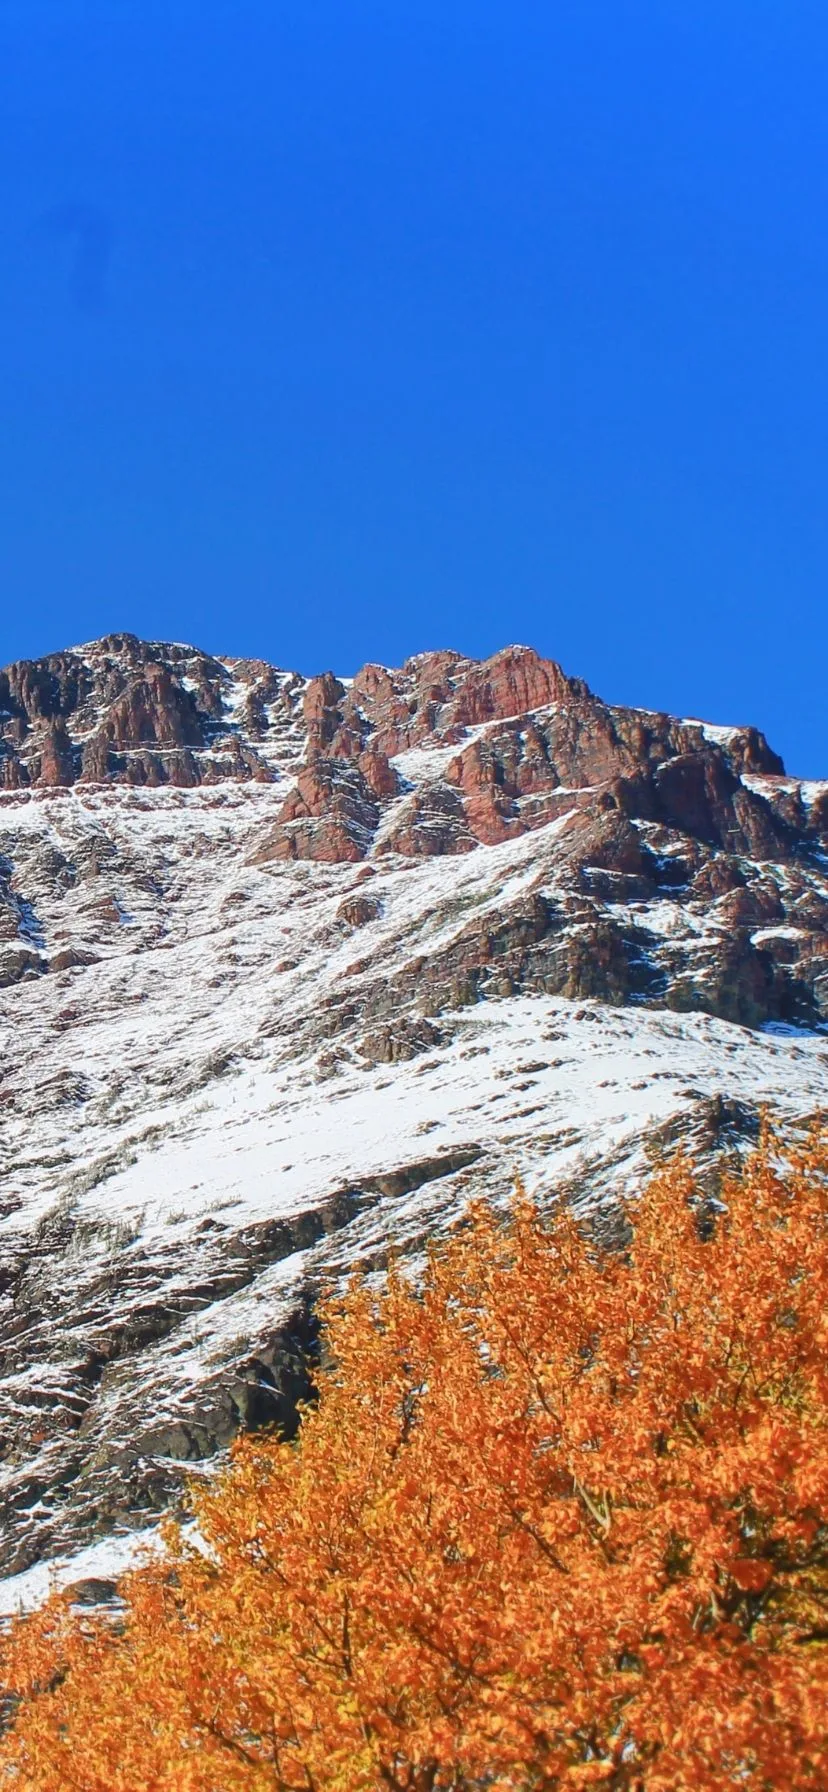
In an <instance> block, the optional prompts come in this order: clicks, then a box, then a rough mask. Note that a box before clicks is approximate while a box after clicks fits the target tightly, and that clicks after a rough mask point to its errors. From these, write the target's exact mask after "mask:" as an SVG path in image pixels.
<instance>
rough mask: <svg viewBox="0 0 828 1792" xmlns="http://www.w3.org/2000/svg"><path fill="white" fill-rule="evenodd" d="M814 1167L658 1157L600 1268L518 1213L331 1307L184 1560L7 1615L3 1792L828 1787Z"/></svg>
mask: <svg viewBox="0 0 828 1792" xmlns="http://www.w3.org/2000/svg"><path fill="white" fill-rule="evenodd" d="M826 1172H828V1139H826V1138H825V1137H819V1136H817V1135H809V1136H807V1137H798V1138H786V1139H785V1140H784V1141H783V1140H780V1139H779V1138H774V1137H773V1136H771V1135H770V1134H768V1135H767V1136H766V1137H765V1139H764V1141H763V1143H762V1145H761V1147H760V1149H759V1150H758V1151H757V1152H756V1153H755V1154H754V1155H753V1156H752V1157H751V1158H750V1160H749V1161H748V1162H747V1163H746V1165H745V1166H744V1168H743V1169H741V1170H733V1171H732V1172H731V1173H729V1174H727V1175H725V1176H724V1178H723V1180H722V1181H721V1184H720V1186H719V1190H718V1195H717V1198H716V1199H715V1200H711V1199H710V1198H709V1197H708V1196H707V1195H706V1194H705V1193H704V1192H703V1187H702V1183H701V1182H700V1179H699V1176H698V1174H697V1173H695V1172H694V1170H693V1168H692V1166H691V1165H689V1164H687V1163H684V1162H678V1163H673V1164H672V1165H671V1166H668V1167H666V1168H665V1169H663V1170H662V1171H661V1172H660V1173H659V1174H657V1175H656V1176H655V1178H654V1179H653V1180H652V1181H651V1182H650V1184H649V1186H648V1187H647V1188H646V1189H645V1190H644V1191H643V1192H642V1194H641V1196H640V1198H639V1199H638V1200H637V1202H635V1203H633V1204H632V1205H631V1207H630V1210H629V1222H630V1224H629V1235H628V1242H627V1244H626V1246H625V1247H624V1248H616V1249H614V1250H600V1249H599V1248H598V1247H597V1246H596V1245H595V1243H594V1241H593V1238H592V1235H591V1232H590V1229H589V1227H588V1226H582V1225H579V1224H578V1222H577V1221H576V1220H575V1219H574V1218H573V1216H572V1214H571V1213H569V1212H568V1211H566V1210H565V1209H564V1208H563V1207H559V1208H556V1209H553V1211H552V1212H551V1214H550V1215H548V1216H546V1215H544V1214H543V1213H541V1212H539V1211H538V1210H537V1209H536V1208H535V1207H534V1206H533V1205H532V1204H531V1203H530V1202H529V1201H528V1200H527V1199H526V1198H525V1197H524V1196H523V1195H522V1194H521V1193H520V1192H518V1194H517V1196H516V1198H515V1200H514V1202H513V1203H512V1204H511V1206H510V1207H509V1208H508V1210H507V1211H506V1212H505V1213H500V1212H498V1211H496V1210H495V1209H493V1208H490V1207H487V1206H478V1207H476V1208H474V1209H473V1210H472V1211H471V1212H470V1213H469V1214H468V1215H467V1218H466V1221H465V1223H464V1224H463V1225H462V1226H460V1227H459V1228H458V1229H457V1230H456V1232H455V1233H454V1234H453V1235H452V1236H451V1238H450V1239H449V1240H448V1242H446V1243H444V1244H442V1245H440V1246H439V1247H435V1248H434V1249H433V1250H432V1252H431V1254H430V1257H429V1260H428V1264H427V1267H426V1269H425V1271H424V1273H423V1274H422V1275H421V1276H420V1277H419V1278H414V1277H412V1276H411V1275H410V1274H409V1273H404V1271H403V1269H402V1268H397V1269H394V1270H392V1271H391V1273H390V1274H389V1276H388V1278H387V1280H386V1282H385V1283H384V1285H383V1287H382V1288H381V1289H380V1290H377V1289H375V1288H374V1287H373V1286H371V1285H369V1284H367V1283H365V1282H355V1283H354V1284H353V1285H352V1286H351V1287H350V1289H349V1290H348V1292H347V1294H346V1295H345V1296H344V1298H339V1299H337V1298H331V1299H330V1300H329V1301H328V1302H327V1304H326V1307H325V1310H324V1322H325V1327H326V1337H327V1352H326V1355H327V1360H328V1361H329V1363H330V1366H329V1367H328V1368H327V1369H326V1370H325V1371H324V1373H322V1374H321V1375H320V1386H319V1399H318V1403H317V1404H316V1405H315V1406H313V1407H312V1408H310V1409H309V1410H308V1411H306V1413H305V1414H304V1418H303V1423H302V1427H301V1430H300V1434H299V1437H298V1440H297V1442H296V1443H295V1444H292V1445H288V1444H283V1443H280V1442H279V1440H278V1439H277V1438H276V1437H274V1436H260V1437H257V1438H253V1439H250V1438H248V1439H244V1440H243V1441H242V1442H240V1443H239V1444H238V1446H237V1447H236V1449H235V1450H234V1452H233V1458H232V1463H231V1465H230V1466H229V1468H228V1469H227V1472H226V1473H225V1474H224V1475H223V1477H222V1478H221V1479H219V1480H218V1481H217V1482H216V1483H215V1484H213V1485H212V1486H211V1487H209V1488H208V1489H207V1490H204V1489H202V1490H200V1491H198V1492H197V1493H196V1494H195V1496H194V1501H195V1516H196V1519H197V1526H198V1532H199V1536H200V1545H199V1547H198V1548H195V1547H193V1546H192V1545H191V1544H190V1543H188V1541H187V1536H186V1533H182V1532H180V1531H175V1530H171V1532H170V1534H169V1537H168V1543H167V1554H166V1556H165V1557H164V1558H163V1559H162V1560H160V1561H159V1562H156V1563H152V1564H150V1565H149V1566H147V1567H145V1568H142V1569H141V1570H140V1571H139V1572H137V1573H135V1574H134V1575H132V1576H130V1577H129V1578H128V1579H127V1581H126V1582H125V1583H124V1587H123V1595H124V1607H123V1611H122V1613H121V1615H120V1617H119V1618H118V1620H117V1622H113V1619H112V1615H111V1614H110V1615H109V1616H108V1617H107V1616H101V1617H96V1616H94V1615H89V1614H86V1615H81V1614H78V1613H77V1612H75V1611H73V1610H72V1608H71V1605H70V1604H69V1602H68V1601H67V1600H65V1599H60V1598H55V1599H53V1600H52V1601H51V1602H50V1603H49V1605H48V1606H46V1607H45V1608H44V1609H43V1610H42V1611H41V1612H39V1613H38V1614H37V1615H35V1616H34V1617H32V1618H30V1619H28V1620H25V1621H22V1622H20V1623H19V1624H17V1625H16V1626H15V1627H14V1629H13V1631H12V1633H11V1635H10V1636H9V1638H8V1639H7V1643H6V1649H5V1667H4V1679H5V1682H6V1687H7V1690H8V1691H9V1692H10V1693H12V1694H14V1695H15V1696H16V1697H18V1698H19V1699H20V1704H19V1706H18V1709H17V1715H16V1720H15V1721H14V1723H13V1724H12V1726H11V1727H10V1728H9V1730H8V1732H7V1734H6V1736H5V1738H4V1739H3V1742H2V1744H0V1783H3V1784H5V1783H7V1782H8V1783H9V1784H11V1785H13V1786H24V1787H26V1788H31V1789H32V1792H37V1789H48V1792H64V1789H66V1792H70V1789H77V1792H173V1789H174V1792H265V1789H267V1792H282V1789H285V1792H287V1789H288V1788H290V1789H291V1792H294V1789H298V1788H304V1789H305V1792H314V1789H315V1792H383V1789H385V1792H389V1789H390V1792H449V1789H452V1792H463V1789H465V1792H470V1789H472V1788H474V1789H482V1788H487V1789H489V1792H505V1789H506V1788H509V1789H514V1792H540V1789H544V1792H551V1789H552V1788H559V1787H560V1788H567V1787H573V1788H575V1787H581V1786H599V1787H606V1788H612V1789H614V1792H624V1789H627V1788H628V1789H630V1792H637V1789H640V1792H667V1789H670V1792H685V1789H688V1792H689V1789H690V1788H708V1787H710V1788H713V1787H715V1788H721V1787H727V1786H729V1785H732V1786H734V1787H739V1788H748V1789H754V1788H773V1789H774V1792H779V1789H780V1788H782V1789H784V1788H798V1787H803V1788H811V1787H812V1788H821V1787H825V1786H826V1785H828V1747H827V1746H826V1742H825V1731H826V1725H825V1710H826V1690H828V1681H827V1680H826V1671H825V1651H826V1637H828V1615H827V1614H826V1529H825V1516H826V1509H827V1506H826V1481H828V1439H827V1438H826V1404H825V1395H826V1353H825V1345H826V1250H825V1246H826ZM3 1774H5V1776H6V1779H3V1777H2V1776H3Z"/></svg>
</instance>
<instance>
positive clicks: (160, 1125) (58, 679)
mask: <svg viewBox="0 0 828 1792" xmlns="http://www.w3.org/2000/svg"><path fill="white" fill-rule="evenodd" d="M0 785H1V786H2V789H0V1226H1V1227H2V1239H3V1250H2V1257H1V1258H0V1514H1V1515H2V1533H1V1535H0V1567H2V1569H3V1570H4V1571H5V1572H6V1573H11V1574H19V1573H20V1572H21V1571H25V1570H28V1569H30V1568H31V1567H32V1565H33V1564H35V1563H36V1562H38V1561H39V1560H46V1559H49V1558H51V1557H53V1556H55V1555H57V1554H61V1553H63V1554H67V1553H69V1552H71V1551H73V1550H75V1549H77V1548H79V1547H81V1546H82V1545H84V1544H87V1543H89V1542H90V1540H92V1539H94V1538H97V1537H100V1536H104V1535H109V1536H118V1535H123V1536H124V1537H128V1536H129V1534H130V1533H131V1532H132V1531H133V1530H134V1529H135V1528H136V1527H140V1526H141V1525H146V1524H148V1523H151V1522H152V1521H153V1520H154V1518H155V1517H156V1516H157V1514H158V1513H159V1512H160V1511H162V1510H163V1509H164V1508H165V1507H166V1506H167V1505H169V1504H170V1503H174V1502H175V1500H176V1499H177V1498H178V1497H179V1490H180V1487H181V1484H182V1478H183V1475H184V1474H185V1472H186V1471H187V1469H188V1467H190V1468H191V1467H192V1466H193V1465H195V1467H196V1468H198V1466H199V1465H201V1466H202V1467H203V1466H205V1465H209V1463H210V1462H211V1460H212V1459H213V1457H214V1455H215V1452H216V1451H217V1450H220V1449H221V1448H222V1447H223V1446H224V1445H225V1444H226V1443H227V1441H228V1440H229V1438H230V1437H231V1436H232V1433H233V1431H234V1429H235V1428H236V1427H237V1426H238V1425H239V1424H259V1423H262V1422H266V1421H269V1420H271V1419H274V1418H277V1419H279V1420H280V1422H282V1423H286V1424H288V1425H289V1424H290V1423H291V1422H292V1414H293V1412H294V1409H295V1402H296V1398H297V1396H298V1394H300V1393H301V1392H302V1391H303V1389H304V1386H305V1383H304V1379H303V1376H304V1371H303V1368H302V1362H301V1355H302V1349H303V1348H304V1347H305V1346H306V1345H307V1344H308V1343H309V1341H310V1340H311V1339H312V1334H313V1316H312V1300H313V1291H314V1289H315V1288H316V1286H317V1285H318V1283H319V1281H320V1279H324V1278H325V1277H327V1276H330V1275H335V1274H340V1273H342V1272H343V1271H344V1270H345V1269H346V1268H347V1267H348V1266H349V1265H350V1264H352V1263H354V1262H357V1261H363V1262H366V1263H370V1264H378V1263H382V1261H383V1260H384V1258H385V1255H386V1253H387V1250H388V1248H389V1246H390V1245H392V1244H399V1245H401V1246H402V1247H404V1248H406V1249H414V1250H416V1249H417V1248H419V1245H420V1244H421V1242H422V1240H423V1238H424V1237H425V1235H426V1234H427V1232H429V1231H430V1230H434V1229H435V1228H439V1227H440V1226H442V1225H444V1224H447V1223H449V1222H450V1220H451V1217H452V1215H453V1214H455V1213H456V1212H457V1211H458V1207H459V1205H460V1204H461V1203H462V1201H463V1200H464V1199H465V1198H466V1195H467V1194H468V1192H470V1191H471V1190H474V1189H478V1190H479V1189H483V1188H489V1189H491V1190H493V1191H495V1190H503V1189H504V1188H505V1187H506V1186H507V1184H508V1181H509V1178H510V1176H511V1174H512V1173H513V1171H514V1169H515V1168H516V1167H521V1168H523V1170H524V1171H525V1173H526V1174H527V1176H528V1177H529V1178H530V1181H531V1182H532V1185H533V1186H536V1187H538V1188H539V1190H541V1191H549V1190H551V1189H552V1188H553V1187H555V1186H563V1187H567V1188H569V1189H570V1190H571V1191H573V1193H575V1194H577V1197H578V1198H579V1199H580V1200H582V1201H584V1202H585V1203H586V1204H587V1205H589V1206H590V1207H591V1209H592V1211H593V1212H594V1214H595V1216H596V1223H597V1224H604V1225H606V1226H608V1227H611V1225H612V1215H613V1212H614V1207H615V1202H616V1199H617V1191H618V1189H619V1187H621V1186H623V1184H624V1182H625V1180H626V1179H627V1178H628V1177H629V1176H630V1175H631V1174H633V1172H634V1171H635V1170H636V1169H637V1168H640V1167H641V1165H642V1163H643V1162H644V1161H645V1159H646V1152H647V1150H650V1151H652V1150H655V1149H658V1148H659V1142H661V1143H665V1144H669V1143H670V1142H671V1141H674V1140H675V1139H677V1138H681V1137H683V1136H687V1135H688V1134H689V1133H693V1134H694V1135H695V1136H696V1138H697V1139H698V1141H699V1142H700V1143H701V1144H702V1146H703V1147H704V1148H706V1149H710V1150H711V1151H713V1150H715V1149H718V1148H720V1147H721V1146H722V1145H732V1144H733V1143H734V1142H737V1141H738V1140H739V1139H743V1138H744V1137H746V1136H749V1135H750V1133H751V1130H752V1129H754V1128H755V1125H756V1120H757V1114H758V1110H759V1106H760V1104H761V1103H763V1102H765V1101H770V1102H776V1103H778V1104H780V1105H782V1106H784V1107H787V1108H788V1109H789V1110H791V1111H797V1112H810V1111H813V1110H814V1109H817V1108H820V1107H822V1106H824V1105H828V1102H826V1093H827V1092H828V1039H826V1037H825V1030H826V1029H827V1028H828V783H826V784H818V783H811V784H805V783H801V782H799V781H797V780H795V779H791V778H788V777H786V775H785V772H784V768H783V766H782V764H781V761H780V760H779V759H778V757H777V756H776V755H775V754H774V753H773V752H772V751H771V749H770V748H769V747H768V745H767V743H766V741H765V740H764V738H763V737H762V735H761V734H759V733H758V732H757V731H756V730H755V729H754V728H747V727H746V728H722V727H712V726H709V725H706V724H703V723H701V722H698V721H682V720H676V719H675V718H672V717H670V716H667V715H662V714H655V713H649V712H642V711H638V710H631V709H623V708H618V707H614V706H610V705H607V704H604V703H602V702H601V701H600V700H599V699H598V698H597V697H595V696H594V695H593V694H592V693H591V692H590V691H589V689H588V688H587V686H586V685H585V684H584V683H583V682H582V681H581V680H579V679H572V678H569V677H567V676H566V675H565V673H564V672H563V671H562V670H561V668H560V667H559V666H557V665H555V664H554V663H553V662H550V661H545V660H542V659H541V658H539V656H538V655H537V654H535V653H533V652H532V651H530V650H529V649H526V648H515V647H513V648H508V649H506V650H505V651H504V652H502V653H500V654H497V655H495V656H494V657H493V658H492V659H491V660H489V661H486V662H482V663H481V662H477V661H471V660H468V659H464V658H462V657H461V656H459V655H457V654H453V653H444V652H441V653H434V654H428V655H424V656H420V657H418V658H416V659H414V660H411V661H409V662H407V663H406V665H405V666H403V667H402V668H400V669H399V670H393V669H386V668H384V667H379V666H367V667H365V668H363V670H362V671H361V672H360V673H359V674H358V675H357V676H356V678H354V679H352V680H344V679H337V678H335V677H333V675H332V674H330V673H326V674H323V675H322V676H321V677H317V678H312V679H306V678H304V677H301V676H299V675H298V674H295V673H286V672H282V671H278V670H276V669H274V668H272V667H270V666H267V665H265V664H263V663H260V662H252V661H238V660H220V659H215V658H211V657H210V656H208V655H206V654H203V653H199V652H197V651H196V650H195V649H192V648H188V647H182V646H168V645H159V644H148V643H142V642H139V641H137V640H135V639H134V638H133V637H131V636H112V637H109V638H108V639H106V640H104V641H101V642H97V643H94V644H92V645H91V646H89V647H86V648H82V649H78V650H75V651H73V652H67V653H61V654H57V655H55V656H51V657H49V658H47V659H44V660H41V661H36V662H22V663H20V664H18V665H15V666H11V667H9V668H7V669H6V670H5V671H4V672H2V673H0ZM15 1584H19V1583H15Z"/></svg>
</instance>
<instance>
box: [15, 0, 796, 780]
mask: <svg viewBox="0 0 828 1792" xmlns="http://www.w3.org/2000/svg"><path fill="white" fill-rule="evenodd" d="M826 94H828V10H826V7H825V3H824V0H813V3H810V0H796V3H795V4H791V0H774V3H773V4H771V3H769V0H740V3H738V4H737V3H736V0H682V3H680V4H679V3H677V0H639V3H638V4H636V3H634V0H539V3H538V4H529V3H528V0H508V3H507V0H499V3H498V4H490V3H488V0H417V3H412V0H314V3H313V4H311V3H309V0H83V3H82V0H0V197H1V199H2V211H1V212H0V216H2V251H1V252H2V281H1V282H0V393H2V422H1V424H0V493H1V494H2V500H1V501H2V526H1V527H0V606H1V608H0V662H3V661H6V660H8V659H11V658H13V657H17V656H19V655H30V654H35V653H38V652H43V651H46V650H48V649H50V648H53V647H56V646H59V645H64V644H67V643H69V642H73V641H76V640H82V639H88V638H90V637H91V636H93V635H97V634H101V633H104V632H107V631H110V630H112V629H116V628H128V629H133V630H135V631H136V632H138V633H142V634H148V635H151V636H165V637H172V638H175V639H179V640H180V639H185V640H187V639H189V640H196V641H198V642H199V643H200V644H202V645H203V646H205V647H207V648H208V649H211V650H213V651H219V652H220V651H224V652H228V653H250V654H261V655H263V656H266V657H269V658H272V659H275V660H277V661H278V662H280V663H282V664H287V665H296V666H299V667H300V668H302V669H304V670H308V671H310V670H317V669H320V668H322V667H324V666H329V665H330V666H333V667H335V668H336V669H338V670H340V671H343V672H348V671H352V670H354V669H355V667H356V666H357V665H358V664H360V663H361V662H362V661H363V660H365V659H369V658H370V659H382V660H386V661H388V662H397V661H399V660H400V659H401V658H403V657H404V656H406V655H407V654H409V653H412V652H415V651H419V650H420V649H422V648H426V647H429V646H435V645H438V644H440V645H451V646H456V647H458V648H461V649H463V650H464V651H467V652H469V653H476V654H485V653H488V652H491V651H492V650H494V649H495V648H496V647H498V646H500V645H502V644H503V643H504V642H505V641H506V640H521V641H529V642H531V643H533V644H534V645H536V646H537V647H539V648H540V649H541V650H542V651H544V652H546V653H549V654H551V655H553V656H554V657H556V658H558V659H560V660H561V661H562V662H563V663H564V665H565V666H566V668H567V669H568V670H569V671H573V672H578V673H581V674H582V675H583V676H585V677H586V678H587V679H588V680H589V682H590V683H591V684H592V685H593V686H594V688H595V689H596V690H598V691H599V692H601V694H602V695H605V696H607V697H610V698H613V699H616V700H622V701H627V702H632V703H638V704H642V705H651V706H662V707H665V708H672V709H674V710H677V711H679V712H681V713H685V714H687V713H695V714H699V713H701V714H706V715H708V716H710V717H712V718H714V719H719V720H755V721H757V722H758V723H759V724H760V725H761V726H764V727H765V729H766V730H767V732H768V733H769V735H770V736H771V738H772V740H773V741H774V743H775V744H776V745H777V746H778V747H779V748H780V750H781V751H782V752H783V753H784V755H785V757H786V760H787V762H788V764H789V766H790V768H791V769H792V770H794V771H796V772H799V773H802V774H810V775H818V774H820V773H824V774H828V731H827V730H826V709H825V702H824V689H825V667H826V650H827V649H828V605H826V574H827V573H828V501H826V500H827V499H828V492H827V491H826V473H827V472H828V452H827V451H828V439H827V438H828V228H826V225H827V224H828V126H827V125H826Z"/></svg>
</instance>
